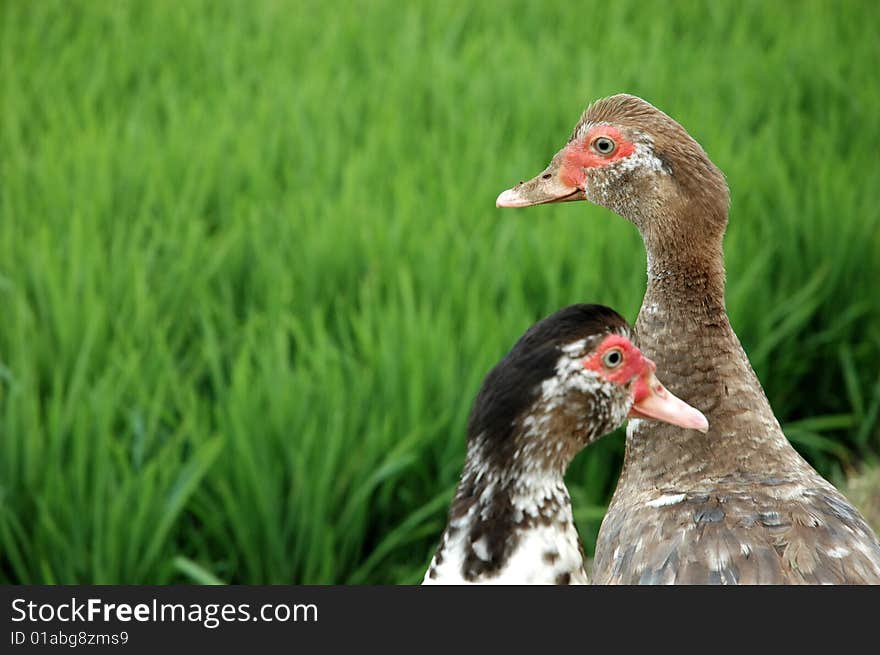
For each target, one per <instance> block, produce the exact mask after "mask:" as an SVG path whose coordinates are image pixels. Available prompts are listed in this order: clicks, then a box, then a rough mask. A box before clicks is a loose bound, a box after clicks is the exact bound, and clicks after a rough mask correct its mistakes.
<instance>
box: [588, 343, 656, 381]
mask: <svg viewBox="0 0 880 655" xmlns="http://www.w3.org/2000/svg"><path fill="white" fill-rule="evenodd" d="M612 348H617V349H619V350H620V353H621V355H623V362H622V363H620V364H618V365H617V366H616V367H614V368H608V367H607V366H605V363H604V362H603V361H602V358H603V357H604V356H605V353H607V352H608V351H609V350H611V349H612ZM583 363H584V368H586V369H589V370H591V371H596V372H597V373H598V374H599V375H601V376H602V377H603V378H605V379H606V380H609V381H611V382H614V383H615V384H621V385H622V384H627V383H628V382H629V381H630V380H632V379H633V378H636V377H640V376H641V375H642V374H643V373H644V372H645V371H653V370H654V368H655V367H654V362H652V361H651V360H650V359H648V358H647V357H645V356H644V355H643V354H642V351H641V350H639V349H638V348H636V347H635V346H634V345H633V344H632V342H631V341H630V340H629V339H627V338H626V337H623V336H621V335H619V334H610V335H608V336H607V337H605V339H603V340H602V343H600V344H599V347H598V348H596V350H595V352H593V354H592V355H590V356H589V357H587V358H586V359H584V360H583ZM643 386H644V385H643ZM645 395H647V392H643V394H642V397H644V396H645Z"/></svg>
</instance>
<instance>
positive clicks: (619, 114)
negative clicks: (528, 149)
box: [498, 95, 880, 584]
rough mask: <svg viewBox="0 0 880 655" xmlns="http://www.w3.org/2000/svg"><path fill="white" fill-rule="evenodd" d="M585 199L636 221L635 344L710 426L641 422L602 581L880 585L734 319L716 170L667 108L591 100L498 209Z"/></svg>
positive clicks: (852, 523) (614, 507)
mask: <svg viewBox="0 0 880 655" xmlns="http://www.w3.org/2000/svg"><path fill="white" fill-rule="evenodd" d="M609 144H610V145H609ZM581 199H584V200H590V201H592V202H594V203H595V204H599V205H602V206H604V207H606V208H608V209H610V210H611V211H613V212H615V213H617V214H619V215H621V216H623V217H624V218H627V219H628V220H629V221H631V222H632V223H633V224H634V225H635V226H636V227H637V228H638V229H639V231H640V233H641V235H642V237H643V240H644V242H645V246H646V250H647V260H648V267H647V268H648V287H647V291H646V294H645V298H644V301H643V303H642V308H641V310H640V312H639V316H638V319H637V321H636V332H637V334H638V338H639V345H640V347H641V348H642V349H643V350H644V352H645V354H646V355H647V356H648V357H650V358H652V359H654V360H655V361H656V362H657V365H658V367H659V369H660V370H662V371H663V375H664V380H666V381H667V383H668V385H669V388H670V390H671V391H672V392H673V393H676V394H679V395H680V396H681V397H682V399H683V400H685V401H686V402H688V403H690V404H691V405H693V406H695V407H697V408H699V409H700V410H702V411H703V412H705V414H706V416H707V418H708V420H709V426H710V429H709V432H708V433H707V434H705V435H702V434H697V433H696V432H694V431H693V430H684V429H681V428H676V427H673V426H667V425H663V424H659V423H655V422H647V421H632V422H631V423H630V425H629V426H628V429H627V442H626V453H625V456H624V465H623V470H622V472H621V477H620V480H619V482H618V485H617V489H616V490H615V493H614V496H613V498H612V501H611V504H610V506H609V509H608V512H607V514H606V516H605V518H604V520H603V522H602V527H601V529H600V532H599V537H598V541H597V545H596V558H595V561H594V566H593V576H594V581H595V582H597V583H624V584H636V583H668V584H673V583H685V584H709V583H770V584H783V583H785V584H788V583H846V584H858V583H880V543H878V540H877V537H876V535H874V533H873V532H872V531H871V529H870V528H869V527H868V525H867V524H866V523H865V521H864V519H863V518H862V517H861V515H860V514H859V512H858V511H857V510H856V509H855V508H854V507H853V506H852V505H851V504H850V503H849V502H848V501H847V500H846V499H845V498H844V497H843V495H842V494H841V493H840V492H839V491H837V489H835V488H834V486H833V485H831V484H830V483H829V482H827V481H826V480H825V479H823V478H822V477H821V476H820V475H819V474H818V473H817V472H816V471H815V470H814V469H813V468H812V467H811V466H810V465H809V464H808V463H807V462H806V461H805V460H804V459H803V458H802V457H801V456H800V455H799V454H798V453H797V452H796V451H795V450H794V448H793V447H792V446H791V444H790V443H789V441H788V440H787V439H786V437H785V435H784V434H783V432H782V429H781V427H780V425H779V422H778V421H777V419H776V417H775V416H774V414H773V411H772V409H771V407H770V403H769V402H768V400H767V397H766V395H765V393H764V390H763V389H762V387H761V384H760V382H759V381H758V379H757V376H756V375H755V373H754V371H753V370H752V367H751V365H750V364H749V361H748V358H747V356H746V354H745V352H744V350H743V348H742V346H741V344H740V342H739V339H738V338H737V336H736V334H735V333H734V331H733V329H732V328H731V325H730V322H729V319H728V316H727V312H726V308H725V303H724V277H725V275H724V265H723V251H722V240H723V235H724V231H725V228H726V225H727V210H728V190H727V185H726V182H725V181H724V177H723V175H722V174H721V172H720V171H719V170H718V169H717V168H716V167H715V165H714V164H713V163H712V162H711V161H710V160H709V158H708V156H707V155H706V153H705V152H704V151H703V149H702V148H701V147H700V146H699V144H697V143H696V141H694V140H693V139H692V138H691V137H690V135H688V134H687V132H686V131H685V130H684V128H682V127H681V126H680V125H679V124H678V123H677V122H675V121H674V120H673V119H671V118H670V117H669V116H667V115H666V114H664V113H663V112H661V111H660V110H658V109H656V108H655V107H653V106H652V105H650V104H649V103H647V102H645V101H644V100H642V99H640V98H636V97H634V96H629V95H618V96H612V97H610V98H606V99H603V100H600V101H597V102H596V103H594V104H593V105H591V106H590V107H588V109H587V110H586V111H585V112H584V115H583V116H582V117H581V120H580V121H579V123H578V125H577V126H576V127H575V130H574V132H573V134H572V136H571V138H570V140H569V143H568V144H567V145H566V147H565V148H564V149H563V150H562V151H560V153H558V154H557V155H556V157H554V159H553V161H552V162H551V164H550V166H548V168H547V169H546V170H545V171H544V173H543V174H541V175H539V176H537V177H535V178H534V179H533V180H530V181H528V182H525V183H521V184H520V185H517V187H514V188H513V189H510V190H508V191H506V192H504V193H503V194H501V196H499V199H498V205H499V206H513V207H522V206H527V205H531V204H541V203H546V202H556V201H567V200H581Z"/></svg>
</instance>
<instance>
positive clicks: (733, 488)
mask: <svg viewBox="0 0 880 655" xmlns="http://www.w3.org/2000/svg"><path fill="white" fill-rule="evenodd" d="M670 279H671V278H670V276H668V275H667V276H660V280H658V281H656V282H655V283H654V284H652V285H651V286H650V287H649V290H648V293H647V295H646V297H645V303H644V304H643V306H642V310H641V312H640V314H639V318H638V320H637V322H636V330H637V332H638V334H639V335H640V338H641V343H642V347H643V349H644V350H645V352H646V354H648V356H649V357H652V358H656V361H657V362H658V366H660V367H662V370H663V371H664V379H665V378H668V380H669V386H670V388H671V389H672V390H673V392H676V391H680V392H681V394H682V396H683V397H684V398H685V399H686V401H687V402H689V403H690V404H692V405H694V406H696V407H699V408H701V409H702V410H703V411H704V412H705V413H706V415H707V417H708V418H709V422H710V430H709V432H708V433H707V434H706V435H697V436H695V435H694V434H693V433H692V432H690V431H685V430H681V429H675V428H672V427H671V426H665V425H662V424H658V423H648V422H642V421H631V422H630V425H629V426H628V429H627V448H626V456H625V460H624V468H623V471H622V473H621V478H620V481H619V482H618V487H617V490H616V491H615V494H614V497H613V499H612V501H611V505H610V506H609V509H608V512H607V514H606V516H605V519H604V520H603V522H602V527H601V530H600V532H599V539H598V542H597V545H596V559H595V562H594V567H593V581H594V582H595V583H597V584H645V583H651V584H859V583H866V584H867V583H870V584H875V583H878V582H880V567H878V563H880V545H878V542H877V538H876V536H875V535H874V534H873V532H872V531H871V529H870V527H868V525H867V524H866V523H865V521H864V519H863V518H862V517H861V515H860V514H859V512H858V511H857V510H856V509H855V508H854V507H853V506H852V505H851V504H850V503H849V502H848V501H847V500H846V498H845V497H844V496H843V495H842V494H841V493H840V492H839V491H838V490H837V489H835V488H834V486H833V485H831V484H830V483H829V482H827V481H826V480H825V479H824V478H822V477H821V476H820V475H819V474H818V473H817V472H816V471H815V470H814V469H813V468H812V467H811V466H810V465H809V464H808V463H807V462H806V461H805V460H804V459H803V458H802V457H801V456H800V455H799V454H798V453H797V451H795V449H794V448H793V447H792V446H791V444H790V442H789V441H788V440H787V439H786V438H785V436H784V434H783V432H782V429H781V427H780V425H779V422H778V421H777V420H776V418H775V416H774V415H773V412H772V410H771V408H770V404H769V402H768V401H767V398H766V396H765V395H764V392H763V390H762V388H761V385H760V383H759V382H758V380H757V377H756V375H755V373H754V371H753V370H752V368H751V366H750V364H749V362H748V360H747V358H746V355H745V353H744V351H743V349H742V347H741V346H740V343H739V340H738V339H737V337H736V335H735V334H734V332H733V330H732V328H731V327H730V324H729V322H728V320H727V316H726V313H725V312H724V311H723V305H721V306H719V304H718V303H704V304H702V305H700V306H699V308H698V309H697V310H696V311H693V305H692V304H690V303H687V304H686V306H683V307H682V306H679V307H675V306H674V305H673V306H671V307H670V306H669V305H668V304H667V303H669V298H674V297H675V296H676V294H673V293H669V292H668V291H669V290H667V291H666V292H660V290H659V287H660V285H668V284H669V283H670ZM687 279H688V280H690V281H691V282H692V281H693V280H694V279H695V278H694V277H691V276H688V278H687ZM681 296H682V297H684V296H685V294H681ZM705 297H711V293H706V295H705ZM673 302H674V301H673ZM709 353H715V354H716V355H715V356H714V357H711V358H710V357H709V355H708V354H709ZM719 353H721V354H723V355H722V356H718V354H719ZM692 360H696V361H700V362H708V361H712V362H713V364H712V365H711V367H709V366H693V365H688V364H687V362H691V361H692ZM667 428H669V429H667Z"/></svg>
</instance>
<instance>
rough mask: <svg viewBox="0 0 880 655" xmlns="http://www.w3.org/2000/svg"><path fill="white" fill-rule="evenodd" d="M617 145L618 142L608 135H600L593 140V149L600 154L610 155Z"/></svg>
mask: <svg viewBox="0 0 880 655" xmlns="http://www.w3.org/2000/svg"><path fill="white" fill-rule="evenodd" d="M616 147H617V144H616V143H614V141H613V140H612V139H609V138H608V137H607V136H600V137H598V138H597V139H596V140H595V141H593V149H594V150H595V151H596V152H598V153H599V154H600V155H610V154H611V153H612V152H614V149H615V148H616Z"/></svg>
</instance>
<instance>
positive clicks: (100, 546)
mask: <svg viewBox="0 0 880 655" xmlns="http://www.w3.org/2000/svg"><path fill="white" fill-rule="evenodd" d="M0 7H2V9H0V12H2V27H0V35H2V38H0V57H2V63H0V66H2V68H0V71H2V72H0V76H2V110H0V175H2V178H0V581H3V582H26V583H76V582H80V583H170V582H211V581H218V580H219V581H224V582H238V583H331V582H333V583H394V582H409V583H412V582H417V581H419V580H420V579H421V576H422V574H423V572H424V570H425V567H426V565H427V563H428V561H429V559H430V556H431V554H432V551H433V549H434V547H435V545H436V542H437V539H438V537H439V535H440V532H441V530H442V528H443V525H444V523H445V515H446V511H447V507H448V503H449V501H450V498H451V494H452V491H453V488H454V485H455V483H456V481H457V477H458V474H459V472H460V468H461V465H462V462H463V456H464V426H465V421H466V418H467V414H468V411H469V409H470V403H471V400H472V398H473V396H474V394H475V392H476V389H477V388H478V386H479V384H480V381H481V380H482V377H483V376H484V375H485V373H486V372H487V370H488V369H489V368H490V367H491V366H492V365H493V364H494V363H495V362H496V361H497V360H498V359H499V358H500V357H501V356H502V355H503V353H505V352H506V350H507V349H508V348H509V347H510V345H511V344H512V343H513V342H514V340H515V339H516V338H517V337H518V336H519V335H520V334H521V333H522V332H523V331H524V330H525V329H526V328H527V327H528V326H529V325H530V324H531V323H532V322H534V321H535V320H537V319H538V318H540V317H542V316H544V315H546V314H548V313H550V312H552V311H554V310H556V309H557V308H559V307H561V306H563V305H566V304H569V303H574V302H580V301H588V302H600V303H605V304H609V305H612V306H614V307H615V308H617V309H618V310H619V311H620V312H622V313H623V314H624V315H625V316H627V317H628V318H629V319H631V320H632V319H634V318H635V316H636V313H637V311H638V307H639V305H640V303H641V298H642V294H643V293H644V284H645V255H644V249H643V246H642V244H641V241H640V239H639V236H638V234H637V233H636V231H635V229H634V228H633V227H632V226H630V225H629V224H627V223H626V222H625V221H623V220H621V219H619V218H617V217H615V216H613V215H611V214H610V213H609V212H607V211H605V210H604V209H600V208H597V207H593V206H589V205H587V204H586V203H577V204H574V203H572V204H567V205H561V206H548V207H538V208H532V209H529V210H519V211H513V210H504V211H502V210H497V209H496V208H495V207H494V200H495V197H496V195H497V194H498V193H499V192H500V191H501V190H503V189H505V188H507V187H509V186H511V185H512V184H514V183H515V182H517V181H518V180H520V179H522V178H526V177H530V176H532V175H534V174H535V173H537V172H539V171H540V170H541V169H542V168H543V167H544V166H545V164H546V163H547V161H548V159H549V157H550V156H551V155H552V154H553V153H555V152H556V150H557V149H558V148H559V147H561V146H562V144H563V143H564V141H565V140H566V139H567V137H568V134H569V133H570V130H571V128H572V126H573V125H574V123H575V122H576V121H577V119H578V117H579V116H580V113H581V111H582V110H583V108H584V106H585V105H586V104H587V103H588V102H589V101H591V100H593V99H596V98H598V97H601V96H604V95H608V94H611V93H615V92H620V91H627V92H631V93H635V94H637V95H641V96H643V97H645V98H646V99H648V100H649V101H651V102H653V103H654V104H656V105H658V106H659V107H661V108H662V109H664V110H665V111H666V112H668V113H669V114H671V115H672V116H673V117H675V118H677V119H678V120H679V121H680V122H681V123H682V124H683V125H685V126H686V127H687V129H688V130H689V131H690V132H691V134H693V135H694V136H695V138H697V139H698V140H699V141H700V142H701V143H702V144H703V146H704V147H705V148H706V150H707V151H708V152H709V154H710V156H711V157H712V158H713V160H714V161H715V162H716V163H717V164H718V165H719V166H720V168H721V169H722V170H723V171H724V172H725V174H726V175H727V178H728V180H729V182H730V185H731V188H732V208H731V221H730V228H729V230H728V236H727V238H726V241H725V250H726V256H727V260H726V261H727V272H728V280H729V287H728V306H729V311H730V315H731V320H732V322H733V325H734V328H735V329H736V330H737V332H738V334H739V336H740V338H741V339H742V341H743V344H744V346H745V348H746V350H747V351H748V353H749V355H750V358H751V361H752V364H753V366H754V367H755V369H756V371H757V372H758V375H759V376H760V378H761V380H762V381H763V383H764V385H765V388H766V390H767V393H768V396H769V398H770V401H771V404H772V405H773V407H774V409H775V410H776V412H777V414H778V416H779V417H780V419H781V420H782V421H783V422H784V427H785V430H786V433H787V434H788V436H789V437H790V438H791V440H792V441H793V442H794V444H795V445H796V447H797V448H798V449H799V450H800V451H801V452H802V453H804V454H805V455H806V456H807V457H808V459H809V460H810V461H811V462H812V463H813V464H814V465H815V466H816V467H818V469H819V470H820V471H821V472H822V473H823V474H825V475H826V476H828V477H830V478H831V479H832V480H834V481H835V482H837V483H843V482H844V481H845V477H846V475H847V474H849V473H850V472H852V471H855V470H858V469H859V468H861V467H862V466H863V465H864V463H866V462H867V463H869V464H870V463H871V462H872V461H874V458H876V456H877V454H878V453H880V428H878V409H880V372H878V371H880V327H878V326H880V300H878V283H880V238H878V228H880V158H878V156H877V151H878V150H877V149H878V143H880V121H878V119H877V117H878V114H880V82H878V77H877V71H878V66H880V40H878V39H877V27H878V21H877V10H876V6H875V5H874V3H871V2H863V3H859V2H814V1H808V2H732V1H730V2H674V3H666V2H663V3H661V2H647V1H621V0H618V1H615V2H589V1H582V2H578V3H577V4H576V5H572V4H571V3H563V2H558V3H552V4H551V3H529V2H485V3H473V2H466V1H450V2H430V3H429V2H417V3H400V2H393V1H387V2H386V1H379V0H376V1H371V2H332V3H323V2H272V1H261V2H215V1H208V0H205V1H202V0H187V2H183V3H180V2H168V1H150V2H146V1H145V2H127V1H114V2H110V1H105V2H61V1H40V2H27V1H23V0H3V2H2V3H0ZM622 451H623V439H622V435H621V434H615V435H613V436H611V437H609V438H607V439H605V440H603V441H602V442H600V443H599V444H598V445H597V446H595V447H593V448H591V449H590V450H589V451H588V452H585V453H584V454H582V455H581V456H580V457H579V458H578V459H577V460H576V461H575V463H574V465H573V466H572V468H571V470H570V472H569V475H568V478H567V479H568V482H569V485H570V488H571V492H572V496H573V500H574V507H575V509H576V518H577V523H578V527H579V529H580V531H581V534H582V536H583V538H584V542H585V545H586V547H587V549H588V550H590V551H591V550H592V547H593V543H594V541H595V535H596V531H597V528H598V525H599V522H600V520H601V517H602V513H603V511H604V506H605V503H606V502H607V500H608V498H609V497H610V494H611V492H612V491H613V488H614V484H615V480H616V477H617V474H618V471H619V466H620V461H621V456H622ZM869 497H870V494H869Z"/></svg>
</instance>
